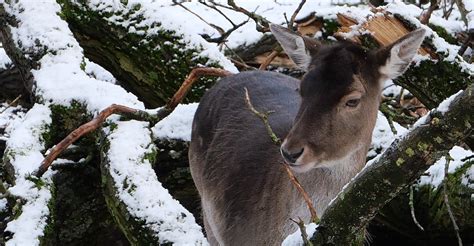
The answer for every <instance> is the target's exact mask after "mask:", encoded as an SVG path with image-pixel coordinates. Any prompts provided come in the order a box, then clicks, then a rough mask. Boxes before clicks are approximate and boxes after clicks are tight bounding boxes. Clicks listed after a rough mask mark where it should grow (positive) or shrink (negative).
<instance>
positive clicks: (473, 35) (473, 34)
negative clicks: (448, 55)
mask: <svg viewBox="0 0 474 246" xmlns="http://www.w3.org/2000/svg"><path fill="white" fill-rule="evenodd" d="M473 41H474V30H468V31H467V37H466V40H464V42H463V44H462V45H461V48H459V51H458V55H460V56H462V55H464V53H465V52H466V50H467V48H468V47H469V46H471V43H472V42H473ZM471 47H472V46H471Z"/></svg>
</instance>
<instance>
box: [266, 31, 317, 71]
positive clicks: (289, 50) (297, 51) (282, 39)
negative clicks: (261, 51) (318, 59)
mask: <svg viewBox="0 0 474 246" xmlns="http://www.w3.org/2000/svg"><path fill="white" fill-rule="evenodd" d="M270 31H271V32H272V33H273V35H274V36H275V38H276V40H277V41H278V42H279V43H280V45H281V47H282V48H283V50H284V51H285V53H286V54H287V55H288V56H289V57H290V58H291V60H293V62H294V63H295V64H296V65H297V66H298V67H299V68H301V69H303V70H305V71H306V70H307V69H308V67H309V65H310V63H311V55H313V54H315V53H316V52H317V50H318V48H319V46H320V43H319V42H318V41H316V40H314V39H311V38H308V37H304V36H301V35H299V34H296V33H294V32H292V31H290V30H288V29H286V28H284V27H282V26H279V25H275V24H271V25H270Z"/></svg>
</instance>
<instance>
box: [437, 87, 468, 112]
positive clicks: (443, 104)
mask: <svg viewBox="0 0 474 246" xmlns="http://www.w3.org/2000/svg"><path fill="white" fill-rule="evenodd" d="M462 92H463V90H460V91H458V92H457V93H454V94H453V95H451V96H450V97H448V98H446V99H445V100H443V101H442V102H441V103H440V104H439V105H438V108H437V109H436V111H438V112H440V113H442V114H444V113H446V112H447V111H448V110H449V106H450V105H451V103H452V102H453V100H454V99H455V98H456V97H457V96H459V94H461V93H462Z"/></svg>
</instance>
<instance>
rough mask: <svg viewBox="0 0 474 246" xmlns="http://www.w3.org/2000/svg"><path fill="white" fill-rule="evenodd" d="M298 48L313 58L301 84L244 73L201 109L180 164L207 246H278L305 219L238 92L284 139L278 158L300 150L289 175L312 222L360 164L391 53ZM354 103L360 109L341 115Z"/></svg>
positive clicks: (224, 83) (343, 46)
mask: <svg viewBox="0 0 474 246" xmlns="http://www.w3.org/2000/svg"><path fill="white" fill-rule="evenodd" d="M422 34H424V33H422ZM418 35H419V33H418ZM283 38H284V39H285V38H287V37H286V36H283ZM291 38H292V36H289V39H287V40H284V41H288V42H289V43H290V44H291V41H292V39H291ZM305 42H306V41H305ZM420 43H421V42H420ZM306 46H307V48H308V47H310V48H311V50H309V52H307V53H308V54H310V55H311V56H312V59H311V63H310V65H309V67H308V72H307V74H306V75H305V77H304V78H303V80H302V81H301V82H300V81H298V80H296V79H294V78H291V77H288V76H285V75H281V74H278V73H272V72H264V71H255V72H243V73H240V74H237V75H233V76H230V77H227V78H224V79H222V80H221V81H219V82H218V83H217V84H216V85H215V86H214V87H213V88H212V89H210V90H209V91H208V92H207V93H206V95H205V96H204V97H203V98H202V100H201V103H200V105H199V107H198V109H197V111H196V115H195V118H194V122H193V131H192V140H191V145H190V150H189V157H190V166H191V173H192V176H193V179H194V181H195V183H196V186H197V188H198V191H199V194H200V195H201V198H202V207H203V217H204V224H205V229H206V232H207V235H208V238H209V241H210V243H211V245H277V244H280V243H281V242H282V240H283V239H284V238H285V237H286V236H287V235H288V234H290V233H291V232H294V231H295V230H296V229H297V228H296V226H295V224H294V223H293V222H291V221H290V220H289V219H290V218H298V217H301V218H302V219H304V220H305V221H309V217H310V214H309V211H308V210H307V208H306V205H305V203H304V201H303V199H302V197H301V196H300V194H299V193H298V192H297V191H296V189H295V188H294V187H293V186H292V184H291V183H290V181H289V179H288V177H287V176H286V173H285V171H284V170H283V167H282V165H281V163H282V161H283V158H282V157H281V155H280V154H279V152H280V150H279V147H278V146H275V144H274V143H273V142H272V141H271V139H270V137H269V136H268V133H267V131H266V129H265V126H264V125H263V123H262V122H261V120H260V119H259V118H258V117H257V116H256V115H254V114H253V113H252V112H251V111H250V110H249V109H248V108H247V106H246V105H245V101H244V88H247V89H248V90H249V94H250V99H251V101H252V104H253V105H254V107H255V108H256V109H257V110H259V111H261V112H265V111H270V110H271V111H273V112H274V113H272V114H271V115H270V117H269V120H270V124H271V126H272V128H273V129H274V131H275V133H276V134H277V136H279V137H280V138H284V137H285V136H286V138H285V142H284V143H283V145H282V149H285V150H287V151H289V152H293V153H294V152H297V151H299V150H301V149H302V148H303V149H304V151H303V152H302V155H301V156H300V157H299V158H298V160H297V161H296V162H295V163H294V164H295V166H294V167H293V168H294V169H295V170H296V171H300V172H297V173H296V176H297V177H298V179H299V180H300V182H301V183H302V185H303V187H304V188H305V190H306V191H307V192H308V194H309V195H310V197H311V198H312V199H313V202H314V204H315V207H316V210H317V212H318V214H319V215H321V214H322V213H323V212H324V210H325V209H326V207H327V205H328V203H329V202H330V200H331V199H333V198H334V197H335V196H336V194H337V193H338V192H339V191H340V189H341V188H342V186H343V185H344V184H346V183H347V182H348V181H349V180H350V179H351V178H352V177H353V176H354V175H355V174H356V173H357V172H358V171H359V170H360V169H361V168H362V166H363V165H364V163H365V157H366V153H367V150H368V148H369V145H370V141H371V136H372V130H373V127H374V124H375V121H376V115H377V108H378V105H379V101H380V90H381V88H380V87H381V86H380V82H381V81H380V80H382V79H386V77H384V76H383V75H381V74H380V73H379V70H380V67H381V66H383V65H386V68H385V70H384V71H388V69H389V68H390V67H387V66H389V65H390V64H385V61H386V60H387V59H388V56H389V55H390V52H388V51H387V50H386V49H385V50H381V51H379V52H366V51H365V50H363V49H362V48H360V47H359V46H357V45H355V44H352V43H348V42H344V43H339V44H336V45H333V46H328V47H319V46H317V45H315V46H313V45H310V46H308V45H307V44H306ZM415 52H416V50H415ZM300 55H301V54H300ZM300 55H297V57H300V58H301V56H300ZM410 59H411V58H410ZM301 60H302V61H303V62H307V61H308V60H306V59H301ZM407 64H408V62H407ZM397 69H398V68H397ZM353 97H357V98H359V97H360V103H359V104H358V106H357V107H348V106H347V100H349V99H351V98H353ZM308 165H311V166H308ZM302 166H306V167H309V168H307V169H301V167H302ZM299 169H300V170H299Z"/></svg>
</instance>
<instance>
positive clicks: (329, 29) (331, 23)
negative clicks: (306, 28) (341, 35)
mask: <svg viewBox="0 0 474 246" xmlns="http://www.w3.org/2000/svg"><path fill="white" fill-rule="evenodd" d="M340 26H341V25H339V23H338V22H337V20H336V19H334V20H324V22H323V30H321V31H322V33H323V37H324V38H325V39H326V37H328V36H333V35H334V33H336V32H337V30H338V29H339V27H340Z"/></svg>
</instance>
